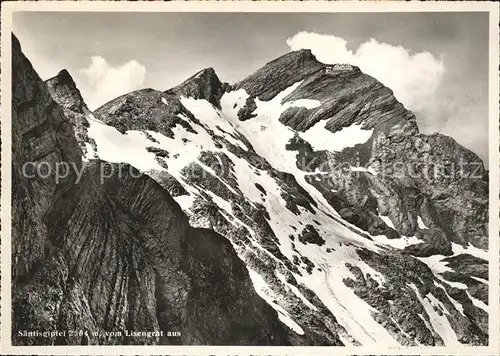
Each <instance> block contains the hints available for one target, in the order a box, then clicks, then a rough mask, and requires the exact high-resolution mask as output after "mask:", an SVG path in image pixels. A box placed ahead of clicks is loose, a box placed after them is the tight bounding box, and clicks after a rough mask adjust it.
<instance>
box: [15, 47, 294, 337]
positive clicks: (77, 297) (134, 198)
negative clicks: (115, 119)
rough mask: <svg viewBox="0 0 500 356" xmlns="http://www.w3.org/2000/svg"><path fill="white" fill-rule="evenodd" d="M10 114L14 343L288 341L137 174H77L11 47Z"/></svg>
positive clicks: (215, 251)
mask: <svg viewBox="0 0 500 356" xmlns="http://www.w3.org/2000/svg"><path fill="white" fill-rule="evenodd" d="M12 106H13V117H12V123H13V179H12V181H13V191H12V194H13V206H12V212H13V214H12V227H13V230H12V253H13V269H12V278H13V287H12V292H13V316H14V319H13V343H14V344H16V345H42V344H43V345H46V344H144V343H146V344H158V343H160V344H183V343H187V344H205V345H206V344H228V343H230V344H261V345H263V344H273V345H286V344H288V343H289V341H288V332H287V331H286V330H285V329H284V327H283V326H282V324H281V323H280V322H279V321H278V319H277V315H276V313H275V312H274V311H273V310H272V308H271V307H270V306H269V305H267V304H266V303H265V302H264V301H263V300H262V299H260V297H258V296H257V294H256V293H255V292H254V290H253V288H252V284H251V282H250V278H249V275H248V272H247V270H246V268H245V265H244V264H243V262H242V261H241V260H240V259H239V258H238V257H237V255H236V253H235V252H234V250H233V248H232V246H231V244H230V243H229V242H228V241H227V240H225V239H224V238H223V237H222V236H220V235H218V234H217V233H215V232H213V231H206V230H202V229H196V228H192V227H191V226H190V225H189V223H188V219H187V217H186V216H185V215H184V213H183V212H182V210H181V208H180V207H179V206H178V205H177V203H176V202H175V201H174V200H173V199H172V197H171V196H170V195H169V194H168V192H167V191H166V190H165V189H163V188H162V187H161V186H160V185H159V184H158V183H156V182H155V181H154V180H153V179H151V178H149V177H148V176H146V175H142V174H140V173H139V172H138V171H137V170H136V169H135V168H133V167H131V166H129V165H122V164H110V163H107V162H104V161H91V162H87V163H85V164H82V161H81V155H82V152H81V150H80V148H79V145H78V142H77V140H76V139H75V136H74V134H73V131H72V129H71V128H72V126H71V123H70V122H69V121H68V119H67V118H66V117H65V115H64V113H63V110H62V109H61V108H60V106H59V105H57V104H56V103H55V102H54V101H53V100H52V98H51V96H50V93H49V90H48V89H47V87H46V85H45V84H44V83H43V82H42V81H41V80H40V78H39V77H38V75H37V74H36V72H35V71H34V70H33V68H32V66H31V64H30V63H29V61H28V60H27V59H26V58H25V57H24V55H23V54H22V53H21V48H20V46H19V43H18V42H17V39H15V38H13V103H12ZM72 108H74V107H72ZM25 162H34V163H46V166H47V167H51V169H53V168H54V167H57V163H64V162H67V163H72V164H74V166H73V167H72V168H73V169H72V170H71V171H70V174H69V175H68V176H67V177H66V178H65V179H64V180H62V181H60V182H57V183H56V180H55V179H56V177H54V175H50V176H48V177H47V178H45V179H42V178H40V177H39V176H37V175H34V176H33V177H28V176H27V175H26V174H25V173H26V172H23V164H24V163H25ZM47 169H49V168H47ZM82 170H83V171H82ZM28 173H30V172H28ZM104 177H105V178H104ZM17 330H44V331H51V330H82V334H79V333H78V334H76V335H69V334H67V335H66V336H65V337H53V338H39V337H22V336H19V335H18V334H17ZM125 330H129V331H133V330H136V331H139V330H140V331H151V332H152V333H153V334H152V336H151V335H150V336H149V337H148V336H145V335H139V336H127V335H125V334H124V332H125ZM160 331H165V334H164V335H160V334H159V332H160ZM166 331H176V332H179V335H176V336H171V335H167V334H166ZM155 333H156V334H155Z"/></svg>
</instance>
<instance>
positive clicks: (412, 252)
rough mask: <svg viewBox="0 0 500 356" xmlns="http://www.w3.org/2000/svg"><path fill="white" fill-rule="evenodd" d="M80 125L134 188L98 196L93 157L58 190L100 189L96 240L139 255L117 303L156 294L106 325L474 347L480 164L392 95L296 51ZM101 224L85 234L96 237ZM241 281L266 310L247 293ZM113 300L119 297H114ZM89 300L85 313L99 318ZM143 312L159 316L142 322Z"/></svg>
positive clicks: (121, 104) (483, 287) (128, 102)
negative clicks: (227, 80)
mask: <svg viewBox="0 0 500 356" xmlns="http://www.w3.org/2000/svg"><path fill="white" fill-rule="evenodd" d="M49 87H50V85H49ZM67 89H68V90H70V91H74V88H70V86H67ZM51 93H52V95H53V97H54V98H55V100H56V101H57V102H58V103H60V104H61V105H62V106H64V107H67V108H69V109H68V110H71V111H74V110H77V108H78V104H77V103H78V100H76V102H75V104H74V105H69V106H68V105H66V104H65V103H66V99H65V98H69V97H71V96H70V95H69V94H65V93H64V91H61V92H56V91H54V90H52V91H51ZM75 98H76V99H78V98H77V97H76V96H75ZM84 117H85V119H86V120H87V121H88V128H87V133H88V139H83V140H81V141H79V143H80V145H81V146H85V147H87V148H89V147H90V149H88V151H87V152H86V154H85V155H84V159H85V160H91V159H92V158H98V159H100V160H103V161H108V162H113V163H114V164H113V165H111V166H109V164H108V166H109V167H115V168H113V169H116V167H122V166H123V167H130V166H129V165H132V166H134V167H135V168H137V170H138V171H136V170H135V168H134V169H133V170H132V171H131V172H132V173H128V174H129V175H130V177H129V176H127V175H126V174H124V175H123V174H122V175H121V176H118V177H117V176H116V172H115V174H114V175H110V177H113V178H108V179H107V180H106V183H104V184H102V185H101V184H98V189H97V190H96V188H95V187H94V186H95V185H96V179H97V176H96V175H95V174H93V173H92V172H96V171H100V168H99V167H101V166H102V163H98V162H94V163H92V164H90V163H88V164H89V167H90V168H88V169H86V170H85V172H87V173H85V174H84V176H83V178H82V181H88V183H86V184H87V185H86V187H87V188H85V189H84V188H79V189H73V188H71V187H72V186H71V184H70V188H71V189H69V188H68V191H69V192H70V193H68V194H77V193H78V192H80V193H78V194H90V195H91V196H92V197H93V198H92V201H93V202H100V201H101V200H100V199H96V198H95V197H94V195H96V196H99V197H101V196H102V197H103V198H102V201H103V203H102V206H103V208H102V209H104V210H105V211H107V210H111V213H110V214H112V215H111V216H112V217H113V220H112V221H117V224H118V227H116V233H115V234H113V233H112V234H111V235H109V237H107V241H110V243H111V244H115V243H116V244H117V246H120V247H119V248H117V249H118V250H119V251H124V252H123V253H124V255H125V256H128V254H129V251H132V250H133V251H134V254H136V255H134V256H136V257H135V258H136V259H137V260H138V261H145V262H144V263H143V264H142V263H137V264H136V265H138V266H145V267H143V268H144V269H141V271H143V272H141V273H142V274H140V275H141V276H143V277H134V278H135V279H134V278H132V277H126V278H127V280H128V282H126V283H125V282H123V283H121V282H120V286H121V287H120V288H124V289H123V293H121V294H120V295H122V296H123V295H127V300H132V299H131V297H130V295H131V294H133V293H137V290H140V291H143V290H144V287H143V286H144V285H148V286H150V285H154V288H153V289H147V290H148V291H150V290H154V291H155V293H154V298H151V299H148V298H149V297H148V298H145V297H141V301H143V302H141V303H139V302H136V303H138V304H133V307H131V308H130V307H127V306H126V304H123V305H125V306H124V307H120V308H118V309H119V310H127V308H129V309H131V310H134V312H130V311H129V312H128V313H129V314H130V315H133V317H130V318H129V319H127V318H128V316H123V315H126V314H123V313H122V314H120V312H115V314H116V313H117V314H116V315H120V316H119V317H117V318H118V319H116V320H134V322H137V323H138V325H141V326H142V325H150V324H147V323H152V324H151V325H156V324H155V323H157V324H158V325H159V326H158V327H159V328H160V329H162V328H170V330H171V329H172V328H176V327H178V328H181V327H184V329H182V330H183V332H182V335H183V338H182V340H181V342H183V343H217V342H219V343H228V344H238V343H255V344H266V343H268V344H286V343H291V344H294V345H295V344H307V345H360V344H363V345H374V344H380V343H384V344H386V345H443V344H446V345H455V344H472V345H483V344H486V343H487V341H488V327H487V320H488V307H487V304H488V297H487V296H488V293H487V290H488V281H487V277H488V276H487V273H485V268H486V266H487V251H486V249H487V240H488V238H487V232H486V231H487V229H486V223H487V201H488V199H487V193H488V192H487V177H486V176H487V174H486V172H485V170H484V167H483V166H482V163H481V162H480V160H479V159H478V158H477V156H476V155H475V154H473V153H472V152H470V151H468V150H466V149H465V148H463V147H461V146H460V145H458V144H457V143H456V142H455V141H454V140H453V139H451V138H448V137H445V136H442V135H430V136H426V135H422V134H420V133H419V131H418V126H417V124H416V120H415V117H414V115H413V114H412V113H411V112H409V111H407V110H406V109H405V108H404V107H403V106H402V105H401V103H399V102H398V101H397V100H396V99H395V98H394V96H393V95H392V92H391V90H390V89H388V88H386V87H384V86H383V85H382V84H381V83H379V82H378V81H377V80H376V79H374V78H372V77H369V76H367V75H365V74H363V73H362V72H361V71H360V69H359V68H357V67H353V66H349V65H331V66H330V65H325V64H323V63H320V62H318V61H317V60H316V58H315V57H314V56H313V55H312V54H311V52H310V51H298V52H291V53H289V54H286V55H284V56H283V57H280V58H278V59H276V60H274V61H272V62H270V63H268V64H266V65H265V66H264V67H263V68H261V69H259V70H258V71H257V72H256V73H254V74H252V75H250V76H249V77H247V78H246V79H244V80H243V81H241V82H240V83H236V84H234V85H230V86H229V85H226V84H224V83H221V82H220V80H219V79H218V78H217V75H216V74H215V72H214V71H213V70H211V69H208V70H204V71H201V72H199V73H197V74H195V75H194V76H193V77H191V78H189V79H188V80H186V81H185V82H184V83H182V84H181V85H179V86H177V87H175V88H172V89H169V90H166V91H164V92H161V91H156V90H152V89H144V90H139V91H135V92H132V93H128V94H125V95H123V96H121V97H119V98H116V99H114V100H112V101H111V102H109V103H107V104H105V105H103V106H102V107H101V108H99V109H97V110H96V111H95V112H94V113H90V112H85V110H84ZM462 160H463V161H464V162H466V163H467V164H473V163H475V162H476V160H477V163H478V168H477V172H476V174H475V175H473V176H472V175H471V174H469V176H466V175H465V174H464V173H463V174H462V175H458V173H459V172H457V169H458V168H457V167H458V164H459V163H460V162H461V161H462ZM124 163H126V164H124ZM444 163H453V164H454V165H453V164H451V165H450V166H445V164H444ZM106 165H107V164H105V166H106ZM91 167H94V168H91ZM109 167H108V169H111V168H109ZM436 167H438V168H442V169H443V170H444V171H443V172H444V174H441V171H438V173H437V174H435V173H434V170H435V168H436ZM469 167H470V166H469ZM139 172H140V173H142V174H143V175H141V178H140V179H139V180H134V179H132V175H133V176H135V175H139ZM452 173H453V174H452ZM469 173H471V172H470V171H469ZM92 187H94V188H92ZM163 189H166V190H167V191H168V192H169V194H167V193H165V191H164V190H163ZM164 195H165V197H164ZM76 196H78V197H79V198H78V199H75V200H74V201H78V202H81V201H85V199H82V196H80V195H76ZM171 197H173V198H171ZM172 199H173V200H172ZM99 204H100V203H99ZM108 204H110V205H111V206H112V208H110V207H109V206H108ZM175 204H178V205H179V206H180V208H181V209H182V213H181V212H180V211H179V208H172V207H173V206H174V205H175ZM60 205H62V204H59V205H58V206H60ZM99 206H101V205H99ZM175 206H177V205H175ZM51 209H55V208H51ZM158 209H159V210H158ZM168 209H171V211H170V212H167V210H168ZM176 209H177V210H176ZM51 211H54V213H52V215H50V216H49V218H47V219H48V220H47V221H54V222H56V221H59V222H60V224H61V225H57V226H62V227H64V229H68V227H69V226H72V224H73V221H78V220H79V218H77V216H73V215H71V217H70V218H67V215H65V214H63V213H61V212H59V211H58V210H57V209H55V210H51ZM75 211H76V212H80V213H81V214H83V213H85V209H83V208H82V209H75ZM157 212H158V213H157ZM92 214H98V215H102V216H106V214H107V213H105V214H103V213H92ZM166 214H167V215H168V214H174V215H175V216H176V218H175V219H176V220H175V221H177V223H176V224H180V225H178V227H177V228H174V229H173V231H178V233H176V234H174V236H169V237H168V242H166V241H165V239H166V237H165V236H163V234H162V233H161V232H162V231H165V229H167V227H165V226H167V225H168V224H169V221H170V220H169V216H170V215H168V216H167V217H166V218H165V219H166V220H165V221H163V219H164V216H165V215H166ZM183 214H185V215H186V216H187V217H185V218H183V217H182V216H184V215H183ZM88 220H96V221H99V218H98V217H97V216H91V218H89V219H88ZM65 221H66V222H65ZM106 221H108V220H106ZM58 224H59V223H58ZM164 224H167V225H165V226H164ZM75 226H78V225H75ZM112 226H113V225H110V224H109V223H107V224H105V225H104V226H102V223H99V224H97V225H96V229H101V228H103V229H104V231H103V232H102V236H105V237H106V236H108V232H107V231H108V230H109V229H111V228H112ZM168 226H169V225H168ZM176 226H177V225H176ZM89 228H90V227H89ZM58 229H59V228H58ZM168 229H172V228H171V227H168ZM58 231H60V229H59V230H58ZM99 234H101V233H99ZM57 235H58V236H59V235H61V234H57ZM63 235H64V234H63ZM87 235H88V234H86V235H84V236H87ZM115 235H119V236H122V235H123V236H129V237H130V238H128V239H125V241H127V244H131V243H132V242H130V241H134V242H133V243H134V244H136V245H137V249H130V247H129V245H126V246H122V244H123V242H122V239H121V238H120V239H119V241H116V242H115V237H114V236H115ZM68 236H73V237H68V238H67V240H68V241H72V239H73V238H76V239H78V238H80V239H82V235H81V234H79V233H74V234H73V235H68ZM78 236H80V237H78ZM90 241H92V240H90ZM164 243H168V244H169V245H168V248H163V247H165V246H166V245H163V244H164ZM75 244H76V246H79V245H80V244H79V243H75ZM170 244H172V245H170ZM73 246H74V245H73ZM88 246H97V244H96V243H91V242H89V245H88ZM113 246H114V245H113ZM134 246H135V245H134ZM59 248H63V247H59ZM92 248H94V247H92ZM233 249H234V250H235V251H236V253H237V255H238V257H236V255H235V254H234V253H232V251H233ZM73 250H74V247H69V246H68V247H67V248H66V250H65V251H67V252H66V254H68V255H71V256H73V254H75V253H77V252H75V251H73ZM115 250H116V249H115ZM72 251H73V252H72ZM169 251H172V255H171V254H170V252H169ZM174 252H175V253H174ZM177 252H179V253H180V256H183V257H179V254H178V253H177ZM106 253H108V252H106ZM120 253H122V252H120ZM118 255H120V254H118ZM65 258H67V257H66V256H65ZM92 258H93V257H89V259H92ZM75 259H76V260H77V261H86V257H85V258H83V257H82V258H80V259H79V258H78V257H74V256H73V257H72V259H71V261H74V260H75ZM105 260H106V261H108V260H111V261H114V260H116V258H111V259H109V258H106V259H105ZM97 261H99V262H100V260H97ZM134 261H135V260H134ZM241 261H243V262H244V264H242V263H238V262H241ZM75 263H76V262H75ZM82 263H83V262H78V263H76V264H77V265H79V266H81V267H79V268H84V267H83V264H82ZM85 263H86V262H85ZM106 263H110V262H106ZM93 265H94V264H92V263H90V264H89V266H92V267H87V268H95V267H94V266H93ZM125 265H126V266H135V265H134V264H133V263H132V262H128V264H126V263H123V267H120V268H125V269H124V271H126V272H124V275H130V273H131V272H130V271H131V270H134V268H132V267H125ZM113 266H114V265H113ZM120 266H122V265H120ZM110 268H111V267H110ZM113 268H114V267H113ZM141 268H142V267H141ZM148 268H149V269H148ZM150 269H151V270H153V271H154V272H150ZM165 271H170V273H168V275H166V274H165V273H166V272H165ZM247 271H248V272H247ZM150 273H152V274H150ZM88 274H89V272H88V271H86V272H85V273H84V274H83V275H88ZM132 274H134V275H136V273H135V272H134V273H132ZM172 274H173V275H174V276H175V278H172V277H171V278H169V277H168V276H172ZM219 275H222V276H224V278H225V279H223V280H221V279H220V277H216V276H219ZM152 276H153V277H152ZM248 277H249V278H250V279H251V285H252V286H253V289H254V290H255V291H256V292H257V294H258V295H259V296H260V297H261V298H263V299H264V300H265V302H266V304H265V305H263V304H262V300H261V299H260V298H259V297H257V296H256V295H255V293H249V292H248V290H249V288H250V280H249V279H248ZM132 280H133V281H134V282H131V281H132ZM127 283H128V284H127ZM131 286H132V287H131ZM137 286H139V287H137ZM86 288H88V287H86ZM127 288H128V289H127ZM131 288H132V290H134V291H135V292H130V291H129V290H130V289H131ZM101 290H102V292H101V294H102V293H108V292H107V290H105V289H104V287H103V288H101ZM240 290H241V293H240V292H239V291H240ZM85 293H86V292H85V289H84V288H83V289H82V290H80V289H78V290H77V291H76V292H74V293H73V294H72V295H74V296H79V295H86V294H85ZM109 293H111V292H109ZM113 293H114V292H113ZM244 294H245V295H247V297H248V298H245V296H244ZM106 295H107V294H106ZM113 295H114V296H111V297H109V298H108V299H109V300H111V301H112V302H113V303H115V301H116V300H118V299H120V298H118V295H119V294H118V293H117V294H113ZM133 295H135V294H133ZM75 298H76V297H75ZM87 298H90V299H88V309H89V310H98V309H96V308H99V303H98V302H96V301H92V297H88V296H87ZM120 300H121V299H120ZM134 300H135V299H134ZM234 300H236V301H238V302H237V303H236V304H234V303H231V301H234ZM120 303H121V302H120ZM123 303H125V302H123ZM82 305H86V304H85V303H82ZM120 305H122V304H120ZM174 306H175V307H174ZM236 306H238V307H236ZM267 306H269V307H270V308H272V310H270V309H269V307H267ZM82 308H83V309H85V308H87V307H85V306H82ZM92 308H94V309H92ZM85 310H86V309H85ZM136 310H140V312H137V313H136V312H135V311H136ZM152 310H155V311H156V314H155V317H156V319H154V317H153V316H148V315H152V312H148V311H152ZM273 310H274V311H273ZM250 311H251V312H250ZM90 313H92V312H90ZM134 313H136V314H134ZM276 313H277V314H278V317H279V322H278V321H276V319H275V318H274V317H273V315H276ZM127 315H128V314H127ZM110 318H111V317H110ZM110 318H108V319H110ZM113 318H114V317H113ZM113 318H111V319H110V320H115V319H113ZM141 318H142V319H141ZM200 318H201V319H202V320H204V319H203V318H206V319H207V320H210V323H209V322H206V323H204V322H199V320H200ZM89 320H90V319H89ZM236 320H238V321H236ZM106 322H108V321H106ZM130 322H132V321H130ZM89 323H90V321H89ZM92 323H94V321H92ZM100 323H102V320H100V321H99V322H97V321H96V322H95V324H96V325H99V327H101V326H100V325H101V324H100ZM113 323H118V324H116V325H121V324H119V322H118V321H113ZM141 323H142V324H141ZM165 323H167V324H165ZM92 325H93V324H92ZM105 325H106V327H108V328H110V327H115V326H114V325H115V324H105ZM110 325H111V326H110ZM179 325H180V326H179ZM253 325H260V328H261V329H257V328H254V327H253ZM106 330H108V329H106ZM217 335H219V336H217ZM213 340H216V341H213ZM177 341H178V340H177ZM104 342H105V341H104ZM107 342H109V341H107ZM160 342H162V343H170V342H174V341H172V340H171V339H166V340H160Z"/></svg>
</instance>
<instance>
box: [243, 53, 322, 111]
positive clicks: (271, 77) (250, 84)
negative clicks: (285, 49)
mask: <svg viewBox="0 0 500 356" xmlns="http://www.w3.org/2000/svg"><path fill="white" fill-rule="evenodd" d="M323 68H325V64H323V63H321V62H319V61H318V60H317V59H316V57H315V56H314V54H313V53H312V52H311V50H309V49H301V50H298V51H293V52H289V53H287V54H285V55H283V56H281V57H278V58H276V59H274V60H272V61H270V62H268V63H267V64H266V65H264V67H262V68H260V69H258V70H257V71H256V72H254V73H253V74H251V75H250V76H248V77H247V78H245V79H243V80H242V81H241V82H239V83H236V84H235V85H234V89H236V90H237V89H245V91H246V92H247V93H248V94H250V95H251V96H253V97H258V98H259V99H260V100H263V101H267V100H271V99H272V98H274V97H275V96H276V95H277V94H278V93H280V92H282V91H283V90H285V89H286V88H288V87H289V86H291V85H292V84H293V83H296V82H298V81H300V80H303V79H304V78H306V77H308V76H310V75H312V74H314V73H316V72H318V71H320V70H322V69H323Z"/></svg>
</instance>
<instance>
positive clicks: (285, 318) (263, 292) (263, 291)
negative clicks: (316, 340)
mask: <svg viewBox="0 0 500 356" xmlns="http://www.w3.org/2000/svg"><path fill="white" fill-rule="evenodd" d="M248 273H249V275H250V279H251V280H252V283H253V286H254V289H255V291H256V292H257V294H258V295H259V296H260V297H261V298H262V299H264V300H265V301H266V302H267V303H268V304H269V305H270V306H271V307H273V309H274V310H276V311H277V312H278V318H279V319H280V320H281V322H282V323H283V324H285V325H286V326H288V327H289V328H290V329H292V330H293V331H295V332H296V333H297V334H299V335H304V330H302V328H301V327H300V325H299V324H297V323H296V322H295V321H293V320H292V318H291V317H290V314H288V312H287V311H286V310H285V309H283V308H282V307H280V306H279V305H278V304H276V303H275V302H274V299H273V297H271V296H270V294H273V291H272V290H271V288H269V286H268V284H267V283H266V281H265V280H264V278H262V276H261V275H260V274H258V273H257V272H255V271H253V270H251V269H248Z"/></svg>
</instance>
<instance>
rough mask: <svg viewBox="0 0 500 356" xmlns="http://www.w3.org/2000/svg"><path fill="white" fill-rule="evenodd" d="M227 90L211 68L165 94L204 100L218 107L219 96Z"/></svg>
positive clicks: (225, 85)
mask: <svg viewBox="0 0 500 356" xmlns="http://www.w3.org/2000/svg"><path fill="white" fill-rule="evenodd" d="M228 89H229V84H228V83H222V82H221V81H220V80H219V77H218V76H217V74H216V73H215V70H214V69H213V68H206V69H203V70H201V71H199V72H198V73H196V74H195V75H193V76H192V77H191V78H189V79H187V80H186V81H184V82H183V83H181V84H179V85H178V86H176V87H174V88H172V89H169V90H167V91H166V93H169V94H170V93H175V94H176V95H177V96H184V97H192V98H195V99H205V100H207V101H208V102H209V103H211V104H213V105H215V106H217V107H219V105H220V104H219V100H220V98H221V96H222V95H223V94H224V93H225V92H226V91H227V90H228Z"/></svg>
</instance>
